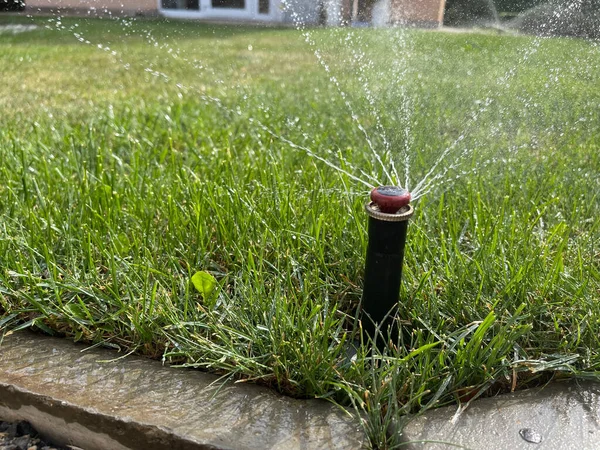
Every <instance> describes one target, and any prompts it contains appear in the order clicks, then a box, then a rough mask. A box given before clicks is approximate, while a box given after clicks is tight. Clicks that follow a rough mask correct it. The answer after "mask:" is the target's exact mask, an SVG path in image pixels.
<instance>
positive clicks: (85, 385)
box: [0, 332, 366, 450]
mask: <svg viewBox="0 0 600 450" xmlns="http://www.w3.org/2000/svg"><path fill="white" fill-rule="evenodd" d="M115 356H116V355H115V353H114V352H113V351H110V350H103V349H87V350H86V347H85V346H81V345H77V344H73V343H71V342H69V341H66V340H64V339H58V338H52V337H46V336H38V335H34V334H31V333H28V332H19V333H15V334H13V335H11V336H9V337H6V338H5V339H4V342H3V343H2V344H1V346H0V417H1V418H2V419H3V420H10V421H14V420H27V421H29V422H30V423H32V425H33V426H34V427H35V428H36V429H37V430H39V432H40V434H41V435H42V436H43V437H44V438H47V439H50V440H52V441H54V442H56V443H57V444H59V445H76V446H79V447H82V448H84V449H85V450H108V449H110V450H113V449H114V450H138V449H140V450H142V449H143V450H153V449H157V450H159V449H165V448H168V449H170V450H177V449H181V450H188V449H189V450H200V449H202V450H205V449H206V450H213V449H223V450H225V449H240V450H242V449H244V450H252V449H261V450H262V449H299V448H302V449H350V448H362V447H364V446H365V442H366V440H365V437H364V434H363V432H362V431H361V429H360V427H359V425H358V422H357V421H356V419H355V418H353V417H352V416H350V415H349V414H348V413H346V412H344V411H342V410H341V409H340V408H338V407H336V406H335V405H333V404H331V403H328V402H324V401H320V400H295V399H291V398H287V397H283V396H280V395H278V394H276V393H274V392H273V391H271V390H269V389H266V388H262V387H259V386H254V385H249V384H248V385H246V384H241V385H240V384H238V385H232V384H227V385H225V386H221V385H218V387H215V381H216V380H217V377H216V376H213V375H209V374H206V373H202V372H199V371H192V370H184V369H173V368H169V367H165V366H163V365H162V364H161V363H160V362H157V361H152V360H148V359H145V358H140V357H136V356H129V357H127V358H122V359H118V360H113V361H110V362H107V361H106V360H111V359H114V357H115Z"/></svg>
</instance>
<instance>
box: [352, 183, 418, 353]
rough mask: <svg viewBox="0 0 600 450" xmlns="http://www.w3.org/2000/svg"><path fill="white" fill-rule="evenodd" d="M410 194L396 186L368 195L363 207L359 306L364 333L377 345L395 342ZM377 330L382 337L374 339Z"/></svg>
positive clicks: (385, 187)
mask: <svg viewBox="0 0 600 450" xmlns="http://www.w3.org/2000/svg"><path fill="white" fill-rule="evenodd" d="M410 198H411V196H410V192H408V191H407V190H406V189H402V188H399V187H397V186H381V187H377V188H375V189H373V190H372V191H371V200H372V201H371V202H369V203H368V204H367V205H366V210H367V214H368V215H369V243H368V246H367V257H366V262H365V281H364V289H363V296H362V302H361V308H362V326H363V330H364V331H365V332H366V333H367V335H368V336H370V337H371V338H373V339H377V340H378V342H379V344H380V345H381V344H383V341H382V340H381V337H383V338H385V339H384V340H386V341H387V338H391V339H395V338H396V337H397V336H398V331H399V330H398V329H397V328H398V327H397V326H396V325H395V324H394V321H393V317H394V315H395V312H396V308H397V305H398V297H399V293H400V281H401V279H402V263H403V260H404V246H405V244H406V232H407V228H408V219H410V217H411V216H412V215H413V212H414V210H413V208H412V206H410ZM377 330H379V332H380V333H381V336H376V335H377V334H378V333H377Z"/></svg>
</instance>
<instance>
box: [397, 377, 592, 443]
mask: <svg viewBox="0 0 600 450" xmlns="http://www.w3.org/2000/svg"><path fill="white" fill-rule="evenodd" d="M456 411H457V407H447V408H440V409H438V410H434V411H430V412H428V413H426V414H424V415H423V416H421V417H418V418H416V419H415V420H413V421H412V422H411V423H409V425H408V426H407V427H406V428H405V430H404V433H403V440H404V441H405V442H407V443H408V444H407V446H406V447H404V448H405V449H406V450H424V449H427V450H438V449H455V448H457V447H459V448H460V447H462V448H467V449H485V450H513V449H528V450H534V449H535V450H538V449H539V450H570V449H577V450H586V449H590V450H591V449H600V383H598V382H591V381H577V380H572V381H568V382H567V381H565V382H556V383H553V384H550V385H547V386H545V387H543V388H536V389H529V390H526V391H519V392H516V393H514V394H507V395H501V396H498V397H493V398H485V399H480V400H477V401H474V402H473V403H472V404H471V405H470V406H469V407H468V408H467V410H466V411H464V412H463V413H462V414H461V415H460V416H458V418H457V419H456V420H453V418H454V417H455V414H456ZM416 441H421V442H416ZM425 441H429V442H425ZM411 442H412V443H411Z"/></svg>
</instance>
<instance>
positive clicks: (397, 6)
mask: <svg viewBox="0 0 600 450" xmlns="http://www.w3.org/2000/svg"><path fill="white" fill-rule="evenodd" d="M445 6H446V0H390V20H391V22H392V23H406V24H414V25H419V26H426V27H438V26H440V25H441V24H442V23H443V21H444V7H445Z"/></svg>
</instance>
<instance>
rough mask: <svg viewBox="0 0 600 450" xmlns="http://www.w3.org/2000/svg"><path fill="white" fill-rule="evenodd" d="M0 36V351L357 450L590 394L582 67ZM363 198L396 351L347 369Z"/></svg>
mask: <svg viewBox="0 0 600 450" xmlns="http://www.w3.org/2000/svg"><path fill="white" fill-rule="evenodd" d="M7 23H20V24H32V23H33V24H37V25H39V28H38V29H36V30H33V31H28V32H25V33H20V34H11V33H8V32H2V31H0V75H1V76H0V80H1V81H0V83H1V84H0V111H1V113H0V218H1V220H0V317H1V318H0V329H2V330H4V332H10V331H9V330H16V329H21V328H32V329H34V330H37V331H40V332H44V333H48V334H55V335H60V336H65V337H68V338H71V339H75V340H78V341H84V342H88V343H90V344H98V345H104V346H108V347H113V348H115V349H118V350H120V351H121V352H123V353H124V354H125V353H127V352H136V353H139V354H143V355H147V356H150V357H153V358H157V359H163V360H165V361H167V362H171V363H175V364H178V365H182V366H187V367H196V368H199V369H203V370H209V371H212V372H215V373H218V374H222V375H223V379H224V380H225V379H237V380H247V381H253V382H257V383H261V384H266V385H269V386H272V387H273V388H275V389H277V390H279V391H280V392H283V393H285V394H287V395H292V396H296V397H306V398H312V397H320V398H326V399H331V400H333V401H336V402H338V403H339V404H341V405H343V406H344V407H346V408H348V410H349V411H352V412H357V413H363V414H364V415H363V417H364V418H365V420H364V421H363V422H362V423H363V425H364V427H365V431H366V432H367V434H368V435H369V438H370V442H371V443H372V446H373V447H374V448H393V447H394V446H395V445H397V444H398V441H397V436H391V435H388V433H387V430H388V426H389V425H390V424H391V423H397V424H398V423H399V424H400V425H401V424H402V423H403V420H405V419H404V418H405V417H406V415H407V414H409V413H418V412H420V411H423V410H425V409H427V408H431V407H435V406H441V405H445V404H452V403H456V402H462V403H464V402H467V401H468V400H469V399H470V398H472V397H474V396H477V395H493V394H495V393H498V392H506V391H510V390H514V389H521V388H525V387H528V386H532V385H535V384H536V383H543V382H546V381H547V380H549V379H550V378H561V377H564V376H583V377H594V378H595V377H597V373H598V372H597V371H598V369H599V368H600V342H599V340H600V338H599V336H600V335H599V333H598V327H600V301H599V300H600V238H599V236H600V230H599V228H600V197H599V193H600V151H599V150H600V129H599V128H600V117H599V113H600V90H599V89H598V86H600V71H599V70H598V66H599V64H600V49H599V48H598V45H597V43H594V42H590V41H585V40H576V39H542V40H540V39H535V38H533V37H524V36H510V35H495V34H457V33H440V32H431V31H417V30H402V29H386V30H374V29H333V30H325V29H314V30H307V31H304V32H301V31H298V30H294V29H277V28H268V29H262V28H253V27H242V26H229V27H227V26H222V25H221V26H217V25H210V24H198V23H191V22H172V21H171V22H165V21H158V20H146V19H135V20H133V19H83V18H78V19H66V18H62V19H61V18H59V17H35V18H24V17H23V18H18V17H10V16H8V17H0V25H3V24H7ZM0 29H1V28H0ZM379 183H386V184H389V183H394V184H402V185H403V186H405V187H406V186H407V187H408V188H409V189H411V190H412V191H413V193H414V194H417V195H416V196H417V197H418V199H417V200H416V201H415V202H413V204H414V207H415V210H416V213H415V216H414V218H413V219H412V220H411V223H410V226H409V237H408V243H407V254H406V259H405V268H404V279H403V285H402V290H401V293H400V308H399V313H398V317H397V319H398V320H399V322H400V323H401V325H402V327H403V329H404V331H405V332H404V333H403V334H402V336H401V338H400V340H399V341H397V342H390V343H389V345H388V346H387V347H386V348H385V350H378V349H377V348H373V346H372V345H370V343H369V342H364V341H363V342H362V343H358V344H357V345H356V347H357V352H358V353H357V355H356V357H355V358H354V359H352V360H350V359H349V358H348V349H349V348H350V347H351V345H350V344H351V343H352V342H354V341H355V340H356V339H358V338H359V337H360V333H359V332H358V327H359V326H360V324H358V323H357V322H356V320H355V317H356V310H357V307H358V304H359V301H360V296H361V286H362V272H363V264H364V254H365V251H366V224H367V219H366V215H365V213H364V203H365V202H366V199H367V197H368V191H369V186H370V185H376V184H379ZM196 272H205V273H209V274H211V275H212V276H213V277H214V278H215V279H216V281H217V286H216V288H215V289H214V291H213V292H211V293H206V294H205V295H202V294H201V293H200V292H198V290H196V288H195V287H194V285H193V283H192V282H191V278H192V276H193V275H194V274H195V273H196Z"/></svg>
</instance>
